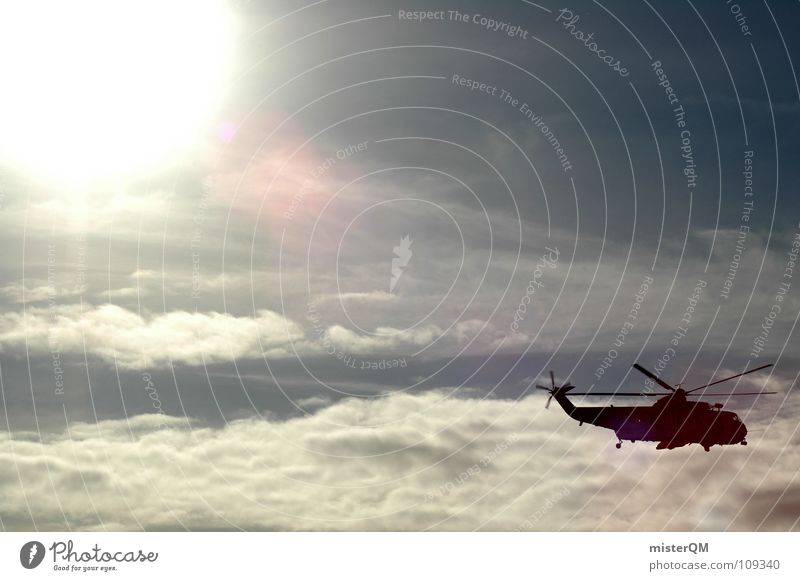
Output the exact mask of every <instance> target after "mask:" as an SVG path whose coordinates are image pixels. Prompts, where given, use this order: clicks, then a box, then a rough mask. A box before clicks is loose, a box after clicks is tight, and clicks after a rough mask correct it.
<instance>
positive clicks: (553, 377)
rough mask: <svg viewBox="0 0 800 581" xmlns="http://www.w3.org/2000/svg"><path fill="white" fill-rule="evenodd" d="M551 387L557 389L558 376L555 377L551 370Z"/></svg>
mask: <svg viewBox="0 0 800 581" xmlns="http://www.w3.org/2000/svg"><path fill="white" fill-rule="evenodd" d="M550 386H551V387H552V388H553V389H555V388H556V376H555V375H553V370H552V369H551V370H550Z"/></svg>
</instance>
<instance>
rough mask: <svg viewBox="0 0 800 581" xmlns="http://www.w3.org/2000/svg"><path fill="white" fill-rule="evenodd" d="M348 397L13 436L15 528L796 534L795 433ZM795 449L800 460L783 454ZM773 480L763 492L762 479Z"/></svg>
mask: <svg viewBox="0 0 800 581" xmlns="http://www.w3.org/2000/svg"><path fill="white" fill-rule="evenodd" d="M452 395H453V394H452V393H451V394H447V393H444V392H435V393H427V394H425V395H407V394H406V395H395V396H390V397H388V398H382V399H375V400H359V399H347V400H343V401H341V402H339V403H337V404H335V405H332V406H330V407H328V408H325V409H323V410H321V411H319V412H317V413H316V414H314V415H310V416H306V417H302V418H296V419H292V420H288V421H283V422H276V421H266V420H261V419H255V418H253V419H244V420H239V421H236V422H232V423H230V424H228V425H227V426H225V427H223V428H211V427H208V426H203V425H200V424H199V423H198V422H189V421H187V420H185V419H180V418H174V417H169V416H163V415H158V414H153V415H146V416H137V417H133V418H130V419H129V420H114V421H101V422H99V423H97V424H91V425H89V424H73V425H72V426H71V427H70V428H69V430H68V431H67V432H65V433H63V434H59V435H56V436H48V437H46V438H44V439H43V440H40V439H39V438H38V437H37V436H36V435H35V434H21V433H18V434H15V435H14V437H13V438H12V437H11V436H9V435H8V434H3V436H2V439H0V460H1V461H2V463H3V466H5V467H6V469H5V470H4V471H3V474H2V476H0V499H2V514H3V523H4V526H5V528H7V529H31V528H39V529H56V530H60V529H63V528H64V527H69V528H70V529H81V530H95V529H123V530H129V529H140V528H141V529H147V530H155V529H185V528H186V529H248V530H250V529H259V530H264V529H267V530H276V529H277V530H427V529H434V530H448V529H455V530H473V529H489V530H518V529H521V530H595V529H598V530H687V529H689V530H691V529H699V530H796V529H798V527H799V526H800V525H798V521H797V518H796V510H794V509H793V508H792V507H796V505H797V502H798V500H800V487H799V486H798V483H797V482H796V481H795V473H796V466H797V463H798V460H800V458H798V453H797V451H796V450H797V448H796V444H797V442H798V435H797V433H796V430H795V429H794V428H793V427H792V425H791V424H792V422H788V421H783V420H779V421H776V422H774V423H773V424H772V425H770V426H769V429H768V430H767V433H766V435H765V436H764V437H763V439H761V440H760V441H752V442H751V446H749V447H748V448H743V447H740V446H737V447H730V448H725V449H719V448H714V449H713V450H712V452H710V453H705V452H703V451H702V450H701V449H700V448H699V447H697V446H694V447H691V448H687V449H682V450H677V451H672V452H666V453H665V452H656V451H655V449H654V447H653V446H652V445H648V444H638V445H626V446H624V447H623V449H622V450H621V451H617V450H615V449H614V447H613V443H614V438H613V436H612V435H611V433H610V432H607V431H604V430H600V429H598V428H587V427H582V428H579V427H578V426H577V425H576V424H575V423H574V422H572V421H571V420H569V419H567V418H566V416H564V414H563V413H561V411H560V410H557V409H555V408H554V409H550V410H547V411H545V410H544V409H543V407H542V403H543V400H542V398H539V397H528V398H526V399H523V400H521V401H519V402H512V401H500V400H479V399H462V398H456V397H452ZM789 444H791V447H790V448H789V447H788V446H789ZM765 474H769V475H770V479H769V480H770V481H769V484H768V485H766V484H764V475H765Z"/></svg>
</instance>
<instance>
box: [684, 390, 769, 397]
mask: <svg viewBox="0 0 800 581" xmlns="http://www.w3.org/2000/svg"><path fill="white" fill-rule="evenodd" d="M776 393H778V392H777V391H743V392H741V393H695V394H687V395H689V397H717V396H723V395H773V394H776Z"/></svg>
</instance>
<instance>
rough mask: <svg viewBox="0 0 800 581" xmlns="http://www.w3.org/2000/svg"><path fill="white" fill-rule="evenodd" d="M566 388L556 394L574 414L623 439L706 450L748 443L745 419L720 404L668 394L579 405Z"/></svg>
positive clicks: (559, 401)
mask: <svg viewBox="0 0 800 581" xmlns="http://www.w3.org/2000/svg"><path fill="white" fill-rule="evenodd" d="M566 391H569V390H568V389H566V390H559V392H557V393H555V394H554V397H555V399H556V401H557V402H558V403H559V404H560V405H561V407H562V408H564V411H565V412H567V414H568V415H569V416H570V417H571V418H573V419H574V420H577V421H578V422H580V423H581V424H584V423H586V424H592V425H595V426H599V427H602V428H607V429H609V430H613V431H614V433H615V434H616V435H617V438H618V439H619V441H620V443H621V442H622V441H623V440H630V441H631V442H635V441H650V442H658V443H659V444H658V446H657V448H658V449H664V448H666V449H673V448H678V447H680V446H686V445H687V444H700V445H701V446H703V447H704V448H705V449H706V450H708V449H709V448H710V447H711V446H714V445H719V446H726V445H731V444H745V443H746V440H745V437H746V436H747V428H746V427H745V425H744V423H742V421H741V420H740V419H739V417H738V416H737V415H736V414H734V413H733V412H728V411H722V409H721V406H720V405H719V404H717V405H714V406H711V405H709V404H707V403H703V402H689V401H686V400H685V398H678V397H675V396H672V395H667V396H664V397H662V398H660V399H659V400H658V401H656V402H655V403H654V404H653V405H649V406H619V407H617V406H613V405H612V406H607V407H578V406H575V405H574V404H573V403H572V402H571V401H569V399H567V396H566ZM619 446H620V444H617V447H619Z"/></svg>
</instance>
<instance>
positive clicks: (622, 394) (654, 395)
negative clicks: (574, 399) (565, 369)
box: [570, 391, 666, 397]
mask: <svg viewBox="0 0 800 581" xmlns="http://www.w3.org/2000/svg"><path fill="white" fill-rule="evenodd" d="M570 395H618V396H627V397H633V396H640V395H641V396H652V397H666V396H665V395H664V394H663V393H625V392H622V391H594V392H592V393H588V392H587V393H575V392H570Z"/></svg>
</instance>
